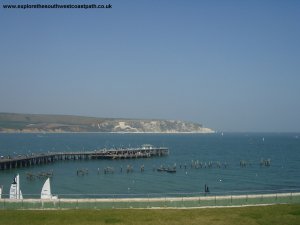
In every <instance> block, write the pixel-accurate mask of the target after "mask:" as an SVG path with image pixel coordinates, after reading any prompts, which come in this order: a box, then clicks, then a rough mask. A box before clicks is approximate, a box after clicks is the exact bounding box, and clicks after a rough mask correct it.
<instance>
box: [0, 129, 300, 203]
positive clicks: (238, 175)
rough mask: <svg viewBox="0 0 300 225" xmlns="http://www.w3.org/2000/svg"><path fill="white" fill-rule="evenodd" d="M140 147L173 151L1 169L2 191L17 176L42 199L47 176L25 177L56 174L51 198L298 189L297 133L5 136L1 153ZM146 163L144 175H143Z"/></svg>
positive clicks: (28, 193)
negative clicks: (109, 169)
mask: <svg viewBox="0 0 300 225" xmlns="http://www.w3.org/2000/svg"><path fill="white" fill-rule="evenodd" d="M143 144H151V145H153V146H156V147H168V148H169V150H170V154H169V156H164V157H154V158H143V159H126V160H75V161H74V160H70V161H58V162H55V163H50V164H47V165H36V166H33V167H27V168H18V169H11V170H2V171H0V185H3V187H4V188H3V192H4V194H5V195H7V194H8V193H9V187H10V184H11V182H12V180H13V177H14V176H15V175H16V174H17V173H19V174H20V184H21V189H22V192H23V195H24V198H26V197H36V198H38V197H39V195H40V192H41V188H42V186H43V183H44V181H45V179H46V178H41V179H39V178H36V179H28V178H27V173H32V174H38V173H40V172H43V171H46V172H48V171H53V177H52V178H51V186H52V193H54V194H58V195H59V197H78V198H80V197H97V196H98V197H105V196H111V195H114V196H148V195H151V196H164V195H171V193H172V194H173V195H175V193H181V194H182V193H187V195H189V194H190V193H199V192H203V191H204V186H205V185H208V187H209V189H210V193H211V194H227V193H231V194H232V193H237V194H238V193H258V192H259V193H265V192H278V191H284V190H298V191H299V189H300V172H299V171H300V134H297V133H224V135H221V134H220V133H216V134H116V133H63V134H48V133H46V134H40V133H39V134H32V133H31V134H20V133H15V134H5V133H2V134H0V155H1V156H7V155H11V156H16V155H19V154H31V153H42V152H55V151H57V152H61V151H91V150H95V149H102V148H113V147H117V148H118V147H139V146H141V145H143ZM262 159H265V160H267V159H270V160H271V165H270V166H261V165H260V161H261V160H262ZM197 161H198V162H199V163H201V162H202V165H203V167H202V168H201V167H200V168H192V167H191V164H192V162H197ZM241 161H244V162H246V166H245V167H241V166H240V162H241ZM209 162H212V163H213V164H212V165H213V166H212V167H211V168H208V164H209ZM174 164H176V168H177V172H176V173H164V172H157V171H156V170H155V169H154V168H157V167H160V166H161V165H164V166H173V165H174ZM205 164H206V168H205V166H204V165H205ZM218 164H219V165H221V167H220V168H219V167H218V166H217V165H218ZM127 165H131V166H132V167H133V172H131V173H126V167H127ZM142 165H144V168H145V171H144V172H141V171H140V168H141V166H142ZM225 165H226V166H225ZM108 166H109V167H113V168H114V173H113V174H105V173H104V172H103V170H104V168H105V167H108ZM121 167H122V168H123V170H122V171H121ZM180 167H181V168H180ZM81 168H85V169H88V171H89V172H88V174H86V175H84V176H77V169H81ZM98 171H99V172H98Z"/></svg>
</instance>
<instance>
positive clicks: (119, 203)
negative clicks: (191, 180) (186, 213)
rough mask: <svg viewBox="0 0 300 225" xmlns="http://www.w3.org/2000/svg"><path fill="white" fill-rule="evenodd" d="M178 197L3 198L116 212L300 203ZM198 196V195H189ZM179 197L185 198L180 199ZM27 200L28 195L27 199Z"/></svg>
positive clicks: (293, 195)
mask: <svg viewBox="0 0 300 225" xmlns="http://www.w3.org/2000/svg"><path fill="white" fill-rule="evenodd" d="M177 194H178V196H177V197H167V195H166V196H165V197H153V195H152V194H149V195H148V197H143V198H140V197H138V195H127V197H124V195H122V198H120V196H117V195H112V196H111V195H98V197H97V198H59V199H56V200H41V199H22V200H11V199H5V198H3V199H0V209H114V208H201V207H233V206H247V205H269V204H300V192H285V193H281V192H280V193H272V194H246V193H244V194H241V195H211V194H209V195H205V194H204V193H198V195H196V196H193V197H189V196H185V195H186V194H187V193H184V194H182V193H177ZM189 194H193V195H195V194H197V193H189ZM179 195H182V196H180V197H179ZM24 197H25V196H24Z"/></svg>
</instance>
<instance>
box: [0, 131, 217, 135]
mask: <svg viewBox="0 0 300 225" xmlns="http://www.w3.org/2000/svg"><path fill="white" fill-rule="evenodd" d="M215 133H216V132H215V131H212V132H118V131H113V132H97V131H82V132H80V131H76V132H73V131H63V132H49V131H32V132H29V131H25V132H23V131H0V134H215Z"/></svg>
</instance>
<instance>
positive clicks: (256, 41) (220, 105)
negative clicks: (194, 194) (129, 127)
mask: <svg viewBox="0 0 300 225" xmlns="http://www.w3.org/2000/svg"><path fill="white" fill-rule="evenodd" d="M45 2H47V1H30V0H28V1H26V3H45ZM48 2H51V3H53V1H48ZM65 2H68V1H62V0H59V1H57V2H55V3H65ZM76 2H79V3H80V1H76ZM85 2H86V1H85ZM89 2H91V3H95V4H98V3H104V4H109V3H110V4H112V6H113V8H112V9H91V10H83V9H74V10H67V9H66V10H63V9H56V10H46V9H44V10H41V9H40V10H38V9H31V10H29V9H28V10H21V9H19V10H8V9H3V8H1V9H0V27H1V35H0V43H1V50H0V111H1V112H18V113H45V114H71V115H84V116H96V117H122V118H158V119H179V120H187V121H194V122H199V123H202V124H203V125H204V126H207V127H211V128H213V129H215V130H223V131H278V132H281V131H283V132H287V131H297V132H299V131H300V116H299V115H300V101H299V97H300V73H299V72H300V23H299V21H300V2H299V1H296V0H295V1H292V0H290V1H283V0H282V1H268V0H263V1H254V0H253V1H250V0H249V1H238V0H236V1H221V0H220V1H208V0H207V1H200V0H195V1H192V0H191V1H176V0H175V1H174V0H173V1H171V0H169V1H167V0H163V1H158V0H153V1H146V0H136V1H130V0H128V1H121V0H120V1H115V0H111V1H100V0H98V1H89ZM1 3H3V4H6V3H7V4H13V3H19V4H24V3H25V2H24V1H8V0H1ZM1 7H2V6H1Z"/></svg>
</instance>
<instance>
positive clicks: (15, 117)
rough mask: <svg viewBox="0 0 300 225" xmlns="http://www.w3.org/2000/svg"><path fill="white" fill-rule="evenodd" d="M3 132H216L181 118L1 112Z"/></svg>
mask: <svg viewBox="0 0 300 225" xmlns="http://www.w3.org/2000/svg"><path fill="white" fill-rule="evenodd" d="M0 132H2V133H10V132H14V133H15V132H20V133H40V132H46V133H64V132H82V133H84V132H99V133H101V132H115V133H214V131H213V130H212V129H210V128H205V127H203V126H202V125H201V124H198V123H193V122H185V121H179V120H158V119H119V118H118V119H117V118H116V119H114V118H96V117H85V116H72V115H46V114H18V113H0Z"/></svg>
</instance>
